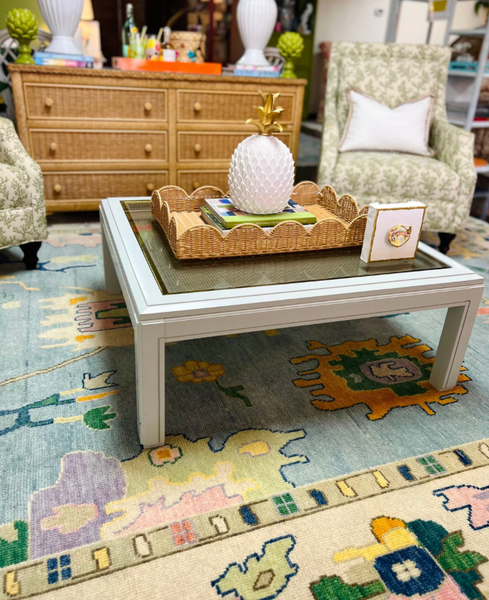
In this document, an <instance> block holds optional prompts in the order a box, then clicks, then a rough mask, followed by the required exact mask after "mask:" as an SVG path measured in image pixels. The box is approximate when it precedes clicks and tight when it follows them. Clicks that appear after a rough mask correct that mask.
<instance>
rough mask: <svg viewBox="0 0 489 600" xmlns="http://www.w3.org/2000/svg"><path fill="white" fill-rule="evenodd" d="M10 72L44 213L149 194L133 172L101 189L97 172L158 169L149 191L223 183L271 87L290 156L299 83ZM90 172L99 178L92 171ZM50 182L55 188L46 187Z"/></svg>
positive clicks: (18, 68)
mask: <svg viewBox="0 0 489 600" xmlns="http://www.w3.org/2000/svg"><path fill="white" fill-rule="evenodd" d="M10 69H11V75H12V88H13V93H14V100H15V107H16V113H17V124H18V132H19V137H20V139H21V141H22V143H23V144H24V146H25V148H26V149H27V150H28V152H29V153H30V155H31V156H32V157H36V159H37V160H38V161H39V163H40V165H41V168H42V171H43V173H44V174H45V175H46V176H48V182H47V184H46V197H47V209H48V210H49V211H65V210H96V209H97V208H98V205H99V203H100V200H102V199H103V198H106V197H107V196H114V195H119V194H120V195H121V196H126V197H130V196H131V195H138V196H141V195H144V194H148V195H149V193H150V192H148V191H146V192H145V191H144V189H141V186H142V183H140V181H139V179H137V178H136V179H135V178H133V177H129V180H128V185H127V188H126V189H125V190H122V192H119V190H120V189H121V185H119V184H118V183H117V185H115V186H114V189H113V190H107V187H108V186H107V184H106V182H105V181H104V176H103V173H102V172H104V173H107V172H109V171H112V172H113V173H114V177H117V175H118V174H121V173H123V172H128V174H129V173H139V172H143V171H151V172H153V171H155V170H157V169H158V170H161V172H162V173H164V174H165V179H163V180H162V179H158V180H156V179H154V177H153V176H152V175H151V178H152V179H153V181H149V180H148V181H147V182H146V183H153V185H154V186H155V187H154V189H158V188H159V187H161V186H163V185H168V184H172V185H179V186H180V187H182V188H184V189H186V190H189V192H191V191H192V190H193V189H196V188H199V187H201V186H203V185H213V186H218V187H219V188H220V189H227V174H228V170H229V161H230V160H231V156H232V153H233V151H234V148H235V147H236V145H237V144H238V143H239V142H240V141H241V140H242V139H244V138H245V137H246V136H248V135H252V134H253V133H255V131H254V128H253V127H252V126H251V125H246V124H245V121H246V119H247V118H248V117H250V116H251V115H252V114H253V106H254V105H257V104H258V103H259V102H260V96H259V94H258V90H260V89H261V90H264V91H277V92H280V93H281V96H280V101H281V105H282V106H283V107H284V109H285V110H284V113H283V116H284V118H283V119H282V121H283V122H284V125H285V131H284V134H283V137H282V139H283V141H284V142H285V144H287V145H288V146H289V148H290V149H291V151H292V153H293V154H294V155H296V153H297V148H298V143H299V133H300V122H301V119H300V115H301V112H302V99H303V92H304V84H305V83H306V82H305V81H304V80H299V79H294V80H287V81H286V80H283V79H268V78H267V79H257V78H251V77H230V76H226V77H223V76H217V75H188V74H181V73H152V72H139V71H116V70H110V69H103V70H92V69H71V68H62V67H40V66H37V65H34V66H23V65H11V66H10ZM148 146H150V149H149V150H148V149H147V148H148ZM196 147H197V150H196ZM61 171H64V172H66V175H67V176H68V175H71V177H67V178H64V181H60V180H59V178H57V177H56V176H54V175H53V176H51V175H50V174H51V173H60V172H61ZM97 171H99V172H101V174H100V176H94V173H96V172H97ZM83 172H86V176H85V175H84V174H83ZM114 177H110V180H111V181H114ZM83 178H86V181H85V183H86V185H85V186H83V185H82V181H83ZM143 179H144V177H143ZM57 184H59V185H61V190H60V191H59V192H53V189H54V188H53V186H55V185H57ZM59 185H58V189H59ZM97 186H98V189H97ZM75 190H77V192H78V193H79V195H77V196H74V195H73V193H74V191H75ZM116 190H117V191H116ZM136 190H137V192H136Z"/></svg>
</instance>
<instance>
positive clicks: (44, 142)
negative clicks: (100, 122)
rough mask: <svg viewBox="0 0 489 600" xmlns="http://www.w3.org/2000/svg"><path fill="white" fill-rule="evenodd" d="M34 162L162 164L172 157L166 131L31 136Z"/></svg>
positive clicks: (39, 132) (41, 133)
mask: <svg viewBox="0 0 489 600" xmlns="http://www.w3.org/2000/svg"><path fill="white" fill-rule="evenodd" d="M31 138H32V148H33V158H34V159H35V160H37V161H39V162H41V161H46V160H48V161H51V160H59V161H68V160H72V161H75V160H76V161H87V160H98V161H104V162H105V161H107V162H108V161H114V160H143V161H144V160H148V161H149V160H159V161H161V162H165V161H166V159H167V156H168V142H167V133H166V131H144V132H139V131H131V132H124V131H55V130H37V131H32V132H31Z"/></svg>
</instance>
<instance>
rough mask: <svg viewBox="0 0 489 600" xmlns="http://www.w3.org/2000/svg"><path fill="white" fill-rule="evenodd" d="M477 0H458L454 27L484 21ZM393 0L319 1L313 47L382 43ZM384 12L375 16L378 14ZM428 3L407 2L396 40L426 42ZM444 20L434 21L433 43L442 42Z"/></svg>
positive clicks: (468, 25)
mask: <svg viewBox="0 0 489 600" xmlns="http://www.w3.org/2000/svg"><path fill="white" fill-rule="evenodd" d="M475 1H476V0H466V1H464V2H462V1H459V2H457V7H456V12H455V18H454V23H453V26H454V27H456V28H473V27H478V26H480V25H482V24H483V22H484V21H483V16H482V14H483V13H482V11H480V12H479V17H476V15H475V12H474V5H475ZM389 5H390V0H318V5H317V14H316V29H315V32H314V47H315V50H316V51H317V49H318V45H319V44H320V43H321V42H323V41H328V42H340V41H345V42H383V41H384V38H385V30H386V27H387V16H388V12H389ZM379 12H380V13H381V14H380V15H378V16H376V13H377V14H378V13H379ZM427 13H428V5H427V3H425V2H415V1H405V2H403V3H402V7H401V15H400V18H399V24H398V29H397V39H396V41H397V42H399V43H404V44H424V43H426V34H427V31H428V21H427ZM445 26H446V22H445V21H439V22H436V23H434V25H433V31H432V34H431V43H432V44H442V43H443V37H444V34H445Z"/></svg>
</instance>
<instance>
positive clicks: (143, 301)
mask: <svg viewBox="0 0 489 600" xmlns="http://www.w3.org/2000/svg"><path fill="white" fill-rule="evenodd" d="M100 215H101V222H102V234H103V249H104V265H105V284H106V289H107V292H108V293H109V294H120V293H121V291H122V294H123V295H124V299H125V301H126V304H127V308H128V311H129V315H130V318H131V322H132V324H133V327H134V330H135V353H136V390H137V407H138V431H139V437H140V440H141V443H142V444H143V446H145V447H152V446H158V445H161V444H162V443H163V442H164V439H165V343H166V342H175V341H179V340H189V339H195V338H203V337H211V336H219V335H228V334H232V333H242V332H246V331H257V330H266V329H279V328H283V327H296V326H300V325H310V324H314V323H326V322H328V321H342V320H349V319H362V318H366V317H374V316H382V315H389V314H394V313H400V312H411V311H418V310H428V309H436V308H448V312H447V316H446V320H445V325H444V327H443V332H442V336H441V339H440V343H439V346H438V351H437V354H436V359H435V363H434V365H433V370H432V373H431V377H430V383H431V384H432V385H433V386H434V387H435V388H436V389H438V390H440V391H443V390H448V389H450V388H452V387H454V386H455V385H456V382H457V379H458V375H459V372H460V367H461V365H462V361H463V358H464V355H465V351H466V349H467V344H468V342H469V337H470V334H471V331H472V326H473V324H474V320H475V317H476V314H477V309H478V307H479V303H480V300H481V297H482V292H483V284H484V280H483V278H482V277H480V276H478V275H476V274H475V273H473V272H472V271H470V270H469V269H467V268H466V267H464V266H462V265H460V264H458V263H457V262H455V261H453V260H451V259H450V258H448V257H446V256H444V255H442V254H440V253H439V252H437V251H436V250H433V249H431V248H430V247H428V246H426V245H425V244H422V243H421V244H420V246H419V250H418V255H417V257H416V259H415V260H414V262H412V263H404V262H402V261H401V262H399V263H383V264H379V265H376V266H375V267H373V268H372V267H368V268H367V267H366V266H365V265H364V263H362V262H361V261H360V248H343V249H338V250H327V251H322V252H303V253H297V254H279V255H270V256H261V257H249V258H230V259H216V260H204V261H178V260H177V259H176V258H175V257H174V256H173V254H172V252H171V250H170V248H169V246H168V245H167V243H166V240H165V237H164V234H163V232H162V230H161V229H160V226H159V225H158V223H157V222H156V221H155V220H154V219H153V217H152V216H151V203H150V199H149V198H109V199H108V200H104V201H103V202H102V205H101V207H100Z"/></svg>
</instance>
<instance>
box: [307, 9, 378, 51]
mask: <svg viewBox="0 0 489 600" xmlns="http://www.w3.org/2000/svg"><path fill="white" fill-rule="evenodd" d="M388 9H389V0H318V4H317V13H316V28H315V31H314V48H315V50H316V51H317V49H318V45H319V44H320V43H321V42H381V41H383V40H384V35H385V28H386V25H387V15H388ZM376 10H380V11H382V14H381V15H380V16H375V14H374V12H375V11H376Z"/></svg>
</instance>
